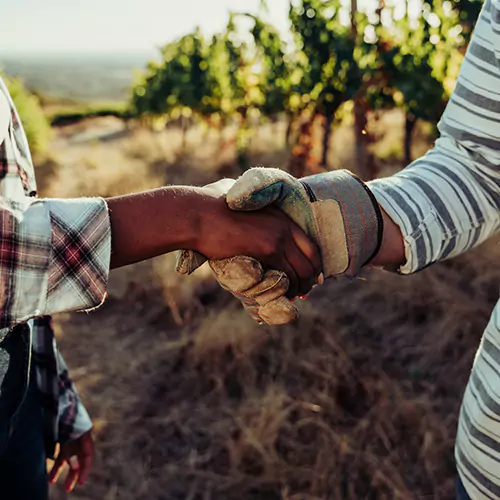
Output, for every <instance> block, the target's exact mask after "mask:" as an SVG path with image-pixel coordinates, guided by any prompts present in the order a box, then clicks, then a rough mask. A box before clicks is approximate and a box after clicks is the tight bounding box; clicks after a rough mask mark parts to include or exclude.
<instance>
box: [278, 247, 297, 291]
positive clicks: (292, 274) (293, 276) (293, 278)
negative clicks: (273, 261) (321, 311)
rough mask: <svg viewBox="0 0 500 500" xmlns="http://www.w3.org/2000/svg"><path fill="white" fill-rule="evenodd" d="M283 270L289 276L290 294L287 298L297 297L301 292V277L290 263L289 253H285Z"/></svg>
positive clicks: (282, 263)
mask: <svg viewBox="0 0 500 500" xmlns="http://www.w3.org/2000/svg"><path fill="white" fill-rule="evenodd" d="M281 268H282V270H283V272H284V273H285V274H286V275H287V276H288V281H289V285H288V292H287V294H286V296H287V297H289V298H293V297H296V296H297V294H298V292H299V277H298V275H297V272H296V271H295V267H294V264H293V263H292V262H289V261H288V258H287V253H285V258H284V259H283V260H282V262H281Z"/></svg>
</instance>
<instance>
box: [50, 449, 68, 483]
mask: <svg viewBox="0 0 500 500" xmlns="http://www.w3.org/2000/svg"><path fill="white" fill-rule="evenodd" d="M65 463H66V460H65V459H64V458H61V456H60V455H59V456H58V457H57V458H56V461H55V462H54V464H53V465H52V469H50V472H49V475H48V480H49V484H55V483H56V482H57V480H58V479H59V476H60V475H61V471H62V469H63V467H64V464H65Z"/></svg>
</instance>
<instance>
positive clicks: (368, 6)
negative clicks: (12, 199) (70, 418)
mask: <svg viewBox="0 0 500 500" xmlns="http://www.w3.org/2000/svg"><path fill="white" fill-rule="evenodd" d="M4 3H6V5H2V7H1V15H0V68H1V69H0V71H1V73H2V76H3V77H4V78H5V79H6V81H7V84H8V86H9V88H10V91H11V92H12V95H13V97H14V100H15V102H16V104H17V106H18V108H19V111H20V114H21V116H22V119H23V121H24V124H25V127H26V130H27V133H28V136H29V140H30V144H31V147H32V149H33V153H34V157H35V163H36V169H37V174H38V180H39V185H40V191H41V194H42V195H43V196H60V197H72V196H81V195H102V196H110V195H117V194H121V193H127V192H133V191H140V190H143V189H147V188H153V187H158V186H161V185H165V184H196V185H201V184H205V183H207V182H211V181H214V180H216V179H219V178H220V177H222V176H233V177H236V176H238V175H239V174H240V173H241V172H243V171H244V170H245V169H247V168H248V167H249V166H252V165H257V164H263V165H273V166H279V167H281V168H283V169H286V170H288V171H290V172H291V173H292V174H294V175H296V176H303V175H308V174H312V173H317V172H322V171H326V170H331V169H338V168H348V169H350V170H352V171H354V172H356V173H357V174H358V175H360V176H361V177H363V178H364V179H367V180H368V179H372V178H375V177H379V176H384V175H389V174H391V173H393V172H396V171H398V170H399V169H401V168H403V167H404V166H405V165H407V164H408V163H409V162H411V160H412V159H415V158H418V157H419V156H420V155H422V154H423V153H424V152H425V151H426V150H427V149H429V148H430V147H432V144H433V141H434V139H435V138H436V133H437V122H438V120H439V117H440V115H441V113H442V111H443V109H444V107H445V105H446V102H447V99H448V98H449V96H450V93H451V92H452V90H453V87H454V84H455V81H456V78H457V75H458V71H459V67H460V63H461V61H462V58H463V55H464V52H465V50H466V47H467V43H468V41H469V39H470V36H471V31H472V28H473V26H474V22H475V20H476V18H477V16H478V14H479V11H480V9H481V5H482V2H480V1H476V0H430V1H428V2H422V1H420V0H406V1H405V0H390V1H389V0H387V1H384V0H342V1H340V0H324V1H322V0H293V1H291V2H289V1H288V0H268V1H267V2H266V1H263V0H262V1H258V0H246V1H245V2H243V1H241V0H240V1H238V0H212V1H211V2H206V1H204V0H184V1H183V2H172V1H168V0H164V1H160V0H141V2H128V3H124V2H120V1H118V0H88V1H86V2H80V3H74V2H64V1H63V0H52V1H51V2H37V1H35V0H17V1H16V2H4ZM497 244H498V242H497V240H495V239H494V240H490V241H489V242H487V243H486V244H485V245H483V246H482V247H481V248H479V249H476V250H474V251H472V252H470V253H469V254H467V255H465V256H462V257H460V258H458V259H455V260H453V261H449V262H444V263H441V264H438V265H435V266H432V267H431V268H429V269H426V270H424V271H422V272H420V273H418V274H417V275H414V276H410V277H400V276H395V275H392V274H390V273H387V272H383V271H376V270H367V271H366V272H365V273H364V275H363V276H362V279H357V280H355V281H353V282H345V281H332V282H329V283H327V284H325V285H324V286H323V287H319V288H317V289H315V290H314V292H313V293H312V294H311V296H310V297H309V299H308V300H307V301H304V302H301V304H300V310H301V318H300V320H299V321H298V323H297V324H294V325H289V326H285V327H279V328H267V327H258V326H257V325H255V324H254V323H252V321H251V320H250V319H249V318H247V316H246V315H245V313H244V312H243V311H242V309H241V307H240V306H239V303H237V302H236V301H235V300H233V299H232V298H231V297H230V296H229V295H228V294H227V293H225V292H223V291H222V290H220V289H219V288H218V287H217V285H216V284H215V282H214V281H213V280H212V278H211V276H210V274H209V273H208V271H207V270H206V269H202V270H200V271H198V272H197V273H195V275H194V276H192V277H189V278H185V277H178V276H176V274H175V272H174V261H175V256H172V255H169V256H165V257H162V258H158V259H155V260H153V261H150V262H145V263H141V264H138V265H135V266H130V267H128V268H125V269H121V270H119V271H117V272H114V273H113V275H112V278H111V282H110V292H109V299H108V301H107V302H106V304H105V305H104V306H103V307H101V308H100V309H99V310H97V311H95V312H93V313H91V314H89V315H87V314H66V315H61V316H59V317H58V318H57V321H56V326H57V333H58V336H59V339H60V344H61V348H62V351H63V353H64V354H65V356H66V358H67V361H68V364H69V365H70V368H71V373H72V376H73V378H74V379H75V381H76V383H77V386H78V388H79V390H80V392H81V394H82V397H83V400H84V401H85V403H86V405H87V406H88V409H89V411H90V413H91V415H92V417H93V419H94V422H95V429H96V435H97V459H96V462H95V466H94V469H93V473H92V475H91V477H90V479H89V482H88V484H87V485H86V486H85V487H84V488H82V489H80V490H78V491H77V492H76V493H74V494H73V497H74V498H80V499H86V500H90V499H92V500H101V499H104V500H114V499H124V500H142V499H168V500H176V499H179V500H181V499H186V500H212V499H213V500H219V499H221V500H225V499H227V500H233V499H238V500H241V499H245V500H246V499H248V500H252V499H263V500H318V499H321V500H323V499H335V500H336V499H349V500H359V499H418V498H426V499H431V498H432V499H449V498H452V495H453V493H452V492H453V487H454V481H455V474H456V472H455V466H454V459H453V442H454V437H455V429H456V424H457V414H458V409H459V405H460V401H461V397H462V391H463V389H464V387H465V384H466V381H467V378H468V374H469V371H470V366H471V363H472V359H473V356H474V353H475V350H476V348H477V346H478V343H479V340H480V338H481V333H482V330H483V328H484V326H485V325H486V322H487V320H488V317H489V314H490V312H491V310H492V308H493V305H494V304H495V302H496V301H497V299H498V292H499V286H498V283H499V278H500V273H499V271H498V266H495V262H498V256H499V249H498V247H497ZM51 495H52V498H53V499H56V500H61V499H64V498H66V495H65V493H64V492H63V491H62V488H60V487H58V486H56V487H55V488H53V490H52V491H51Z"/></svg>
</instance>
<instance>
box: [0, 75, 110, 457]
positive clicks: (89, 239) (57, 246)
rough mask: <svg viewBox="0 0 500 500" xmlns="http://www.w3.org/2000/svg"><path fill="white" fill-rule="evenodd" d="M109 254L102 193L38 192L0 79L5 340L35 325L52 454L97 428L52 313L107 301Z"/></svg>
mask: <svg viewBox="0 0 500 500" xmlns="http://www.w3.org/2000/svg"><path fill="white" fill-rule="evenodd" d="M110 254H111V232H110V223H109V216H108V210H107V205H106V203H105V201H104V200H103V199H101V198H79V199H64V200H63V199H39V198H36V183H35V173H34V168H33V163H32V159H31V155H30V151H29V147H28V142H27V139H26V135H25V133H24V130H23V128H22V125H21V122H20V119H19V116H18V114H17V112H16V109H15V106H14V104H13V102H12V99H11V98H10V95H9V93H8V91H7V88H6V86H5V84H4V83H3V82H2V80H1V79H0V339H2V338H4V337H5V336H6V335H7V334H8V333H9V332H13V329H15V327H16V326H17V327H19V326H20V325H27V327H28V328H29V329H30V332H31V339H32V346H33V347H32V354H33V357H32V359H33V362H34V363H35V369H36V377H37V384H38V388H39V391H40V393H41V395H42V406H43V409H44V429H45V439H46V443H47V451H48V454H49V455H51V454H52V453H53V449H54V446H55V443H57V442H59V443H64V442H67V441H69V440H72V439H75V438H77V437H79V436H80V435H82V434H83V433H85V432H86V431H88V430H89V429H90V428H91V427H92V423H91V421H90V418H89V416H88V414H87V412H86V410H85V408H84V407H83V405H82V403H81V401H80V398H79V397H78V393H77V391H76V388H75V386H74V385H73V383H72V381H71V379H70V378H69V375H68V370H67V368H66V364H65V362H64V359H63V358H62V356H61V354H60V352H59V350H58V349H57V346H56V341H55V337H54V333H53V329H52V324H51V320H50V315H51V314H54V313H58V312H64V311H73V310H87V309H91V308H94V307H97V306H99V305H100V304H101V303H102V302H103V301H104V299H105V297H106V288H107V279H108V273H109V262H110ZM14 333H15V332H13V334H14Z"/></svg>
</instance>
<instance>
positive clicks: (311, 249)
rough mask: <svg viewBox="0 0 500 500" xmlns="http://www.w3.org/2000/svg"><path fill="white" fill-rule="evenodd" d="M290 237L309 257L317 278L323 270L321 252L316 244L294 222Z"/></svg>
mask: <svg viewBox="0 0 500 500" xmlns="http://www.w3.org/2000/svg"><path fill="white" fill-rule="evenodd" d="M292 237H293V239H294V241H295V244H296V245H297V246H298V247H299V249H300V251H301V252H302V253H303V254H304V255H305V256H306V257H307V258H308V259H309V262H310V263H311V265H312V266H313V269H314V277H315V278H317V277H318V276H319V275H320V274H321V273H322V272H323V264H322V261H321V253H320V251H319V248H318V245H316V243H315V242H313V241H312V240H311V239H310V238H308V237H307V236H306V234H305V233H304V231H302V229H300V227H299V226H297V225H296V224H293V225H292Z"/></svg>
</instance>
